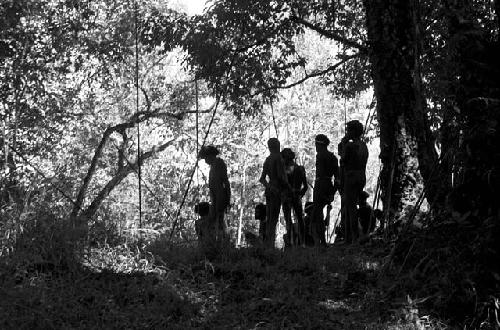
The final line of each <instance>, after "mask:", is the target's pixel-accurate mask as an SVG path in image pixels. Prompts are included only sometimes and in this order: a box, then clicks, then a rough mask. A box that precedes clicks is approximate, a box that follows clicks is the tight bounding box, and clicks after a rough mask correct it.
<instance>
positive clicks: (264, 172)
mask: <svg viewBox="0 0 500 330" xmlns="http://www.w3.org/2000/svg"><path fill="white" fill-rule="evenodd" d="M268 167H269V164H268V161H267V158H266V160H265V161H264V165H263V166H262V174H261V175H260V178H259V182H260V183H262V185H263V186H264V188H266V189H267V188H268V186H269V183H268V182H267V179H266V176H267V175H268V172H269V169H268Z"/></svg>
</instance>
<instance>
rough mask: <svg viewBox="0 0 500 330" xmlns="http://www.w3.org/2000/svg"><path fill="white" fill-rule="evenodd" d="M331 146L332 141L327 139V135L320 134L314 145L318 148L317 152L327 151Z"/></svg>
mask: <svg viewBox="0 0 500 330" xmlns="http://www.w3.org/2000/svg"><path fill="white" fill-rule="evenodd" d="M329 144H330V139H328V137H326V135H325V134H318V135H316V137H315V138H314V145H315V146H316V151H319V150H326V149H327V147H328V145H329Z"/></svg>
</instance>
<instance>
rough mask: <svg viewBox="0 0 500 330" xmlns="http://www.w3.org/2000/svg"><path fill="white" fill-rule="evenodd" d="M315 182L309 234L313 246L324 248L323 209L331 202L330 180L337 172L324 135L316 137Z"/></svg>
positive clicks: (336, 164) (332, 188) (335, 159)
mask: <svg viewBox="0 0 500 330" xmlns="http://www.w3.org/2000/svg"><path fill="white" fill-rule="evenodd" d="M314 142H315V146H316V180H315V184H314V191H313V202H314V213H313V217H312V224H311V227H312V228H311V230H312V232H311V234H312V237H313V240H314V244H315V245H323V246H326V237H325V229H326V227H325V218H324V216H323V209H324V208H325V206H326V205H328V204H330V203H331V202H333V198H334V197H335V187H334V185H333V183H332V178H333V177H335V179H337V177H338V172H339V165H338V160H337V157H335V155H334V154H333V153H332V152H330V151H329V150H328V145H329V144H330V140H329V139H328V138H327V137H326V135H324V134H318V135H316V139H315V141H314Z"/></svg>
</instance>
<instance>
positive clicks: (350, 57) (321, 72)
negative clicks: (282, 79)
mask: <svg viewBox="0 0 500 330" xmlns="http://www.w3.org/2000/svg"><path fill="white" fill-rule="evenodd" d="M359 55H360V54H359V53H356V54H353V55H349V56H346V57H345V58H344V59H343V60H342V61H340V62H338V63H335V64H333V65H330V66H329V67H327V68H326V69H323V70H316V71H314V72H312V73H309V74H307V75H306V76H305V77H304V78H302V79H299V80H297V81H295V82H293V83H290V84H288V85H283V86H270V87H267V88H263V89H261V90H258V91H257V92H255V93H253V94H252V95H251V96H252V97H253V96H257V95H259V94H262V93H264V92H267V91H271V90H277V89H288V88H292V87H294V86H297V85H300V84H302V83H303V82H305V81H306V80H308V79H310V78H314V77H319V76H322V75H324V74H326V73H328V72H331V71H334V70H335V69H337V68H338V67H339V66H341V65H343V64H345V63H346V62H347V61H349V60H351V59H353V58H355V57H358V56H359Z"/></svg>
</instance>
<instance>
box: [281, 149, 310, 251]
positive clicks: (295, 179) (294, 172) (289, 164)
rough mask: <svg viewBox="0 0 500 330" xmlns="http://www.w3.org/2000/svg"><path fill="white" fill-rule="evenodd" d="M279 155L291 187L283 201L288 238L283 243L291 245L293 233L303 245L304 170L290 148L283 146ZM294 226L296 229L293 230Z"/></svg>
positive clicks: (305, 184)
mask: <svg viewBox="0 0 500 330" xmlns="http://www.w3.org/2000/svg"><path fill="white" fill-rule="evenodd" d="M281 156H282V157H283V161H284V162H285V173H286V176H287V180H288V183H289V184H290V186H291V187H292V190H291V192H290V194H289V195H288V196H287V198H286V199H285V200H284V201H283V215H284V217H285V222H286V232H287V234H288V235H287V237H288V240H289V241H288V242H285V245H291V243H292V240H294V239H295V237H294V234H295V235H298V243H299V244H303V245H304V244H305V241H304V232H305V225H304V219H303V211H302V197H304V195H305V194H306V192H307V179H306V170H305V168H304V166H299V165H297V163H296V162H295V153H294V152H293V151H292V150H291V149H290V148H284V149H283V150H282V151H281ZM292 210H293V213H294V214H295V219H296V223H297V225H296V226H295V227H294V224H293V221H292ZM294 228H296V229H297V230H294ZM292 232H293V234H292Z"/></svg>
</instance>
